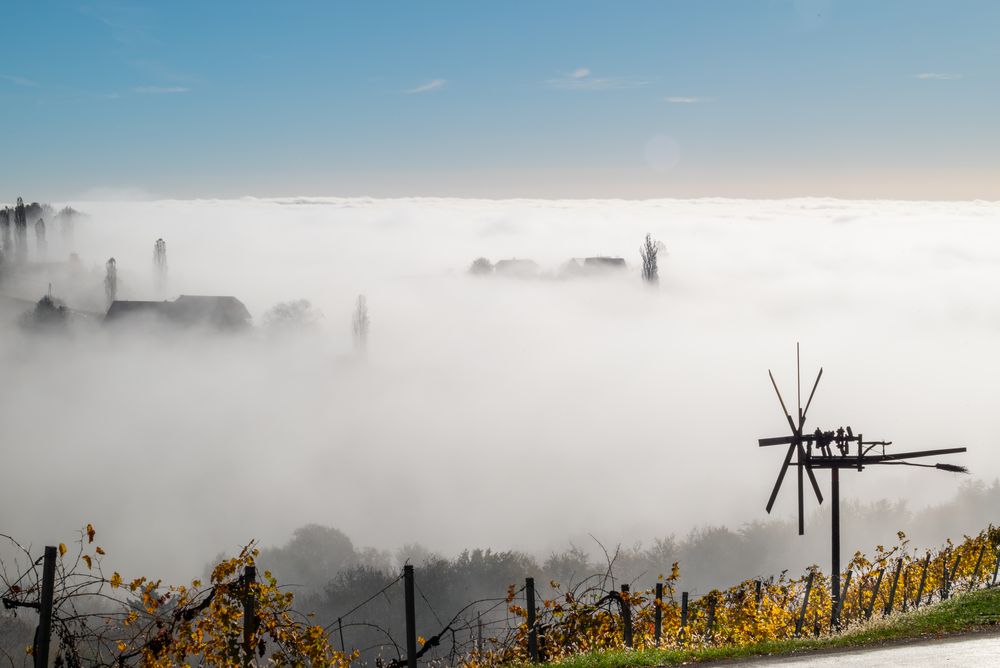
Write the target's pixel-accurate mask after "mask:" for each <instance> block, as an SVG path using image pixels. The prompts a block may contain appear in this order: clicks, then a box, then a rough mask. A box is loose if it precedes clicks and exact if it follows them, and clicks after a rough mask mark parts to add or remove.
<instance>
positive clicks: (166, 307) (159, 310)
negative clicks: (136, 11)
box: [104, 295, 250, 329]
mask: <svg viewBox="0 0 1000 668" xmlns="http://www.w3.org/2000/svg"><path fill="white" fill-rule="evenodd" d="M133 316H153V317H159V318H162V319H164V320H166V321H168V322H171V323H174V324H178V325H184V326H197V325H208V326H211V327H215V328H217V329H242V328H244V327H249V326H250V312H249V311H247V307H246V306H244V305H243V302H241V301H240V300H239V299H237V298H236V297H227V296H213V295H181V296H180V297H178V298H177V299H175V300H174V301H172V302H169V301H161V302H150V301H124V300H116V301H115V302H113V303H112V304H111V306H110V307H109V308H108V313H107V315H105V316H104V320H105V322H114V321H117V320H122V319H125V318H129V317H133Z"/></svg>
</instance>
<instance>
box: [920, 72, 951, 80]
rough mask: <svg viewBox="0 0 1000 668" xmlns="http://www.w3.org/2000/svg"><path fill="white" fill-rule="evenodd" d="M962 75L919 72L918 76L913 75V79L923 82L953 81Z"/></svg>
mask: <svg viewBox="0 0 1000 668" xmlns="http://www.w3.org/2000/svg"><path fill="white" fill-rule="evenodd" d="M962 76H963V75H961V74H948V73H946V72H921V73H920V74H914V75H913V77H914V78H915V79H924V80H925V81H927V80H929V81H952V80H954V79H961V78H962Z"/></svg>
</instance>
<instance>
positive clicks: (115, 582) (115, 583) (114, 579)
mask: <svg viewBox="0 0 1000 668" xmlns="http://www.w3.org/2000/svg"><path fill="white" fill-rule="evenodd" d="M121 586H122V576H121V575H119V574H118V571H115V572H114V573H112V574H111V588H112V589H118V588H119V587H121Z"/></svg>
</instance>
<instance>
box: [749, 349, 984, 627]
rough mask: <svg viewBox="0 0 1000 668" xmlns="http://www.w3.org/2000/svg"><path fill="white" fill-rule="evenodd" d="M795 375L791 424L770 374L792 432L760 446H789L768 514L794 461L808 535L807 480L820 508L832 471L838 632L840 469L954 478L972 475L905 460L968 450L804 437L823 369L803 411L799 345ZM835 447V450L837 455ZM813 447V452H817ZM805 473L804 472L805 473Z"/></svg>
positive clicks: (842, 433) (841, 436)
mask: <svg viewBox="0 0 1000 668" xmlns="http://www.w3.org/2000/svg"><path fill="white" fill-rule="evenodd" d="M795 371H796V394H797V400H798V401H797V409H798V418H799V419H798V422H797V423H796V422H794V421H793V420H792V416H791V415H789V414H788V409H787V408H786V407H785V401H784V399H782V397H781V392H780V391H779V390H778V384H777V382H775V380H774V374H773V373H771V371H770V370H769V371H768V372H767V374H768V376H769V377H770V379H771V385H772V386H773V387H774V392H775V394H777V395H778V403H780V404H781V411H782V413H784V415H785V419H786V420H787V421H788V426H789V427H790V429H791V432H792V433H791V436H777V437H774V438H762V439H759V440H758V442H757V444H758V445H759V446H760V447H767V446H771V445H787V446H788V450H787V451H786V452H785V459H784V461H783V462H782V464H781V468H780V469H779V470H778V479H777V481H775V483H774V487H773V488H772V489H771V496H770V497H769V498H768V501H767V506H765V509H766V510H767V512H768V513H770V512H771V509H772V508H773V507H774V502H775V499H777V497H778V491H779V490H780V489H781V484H782V482H784V479H785V473H786V472H787V470H788V467H789V466H791V465H792V464H793V462H792V455H793V454H794V455H795V462H794V465H795V467H796V469H797V471H796V473H797V477H798V511H799V535H800V536H801V535H802V534H804V533H805V503H804V502H805V499H804V494H803V474H805V475H808V476H809V482H810V483H811V484H812V488H813V492H815V494H816V499H817V501H819V502H820V503H823V495H822V493H821V492H820V489H819V484H818V483H817V482H816V476H815V475H814V474H813V469H814V468H817V469H826V468H828V469H830V493H831V495H832V496H833V501H832V503H831V506H832V508H831V523H830V524H831V541H830V543H831V545H830V548H831V557H832V559H831V561H832V564H831V566H832V568H831V572H830V594H831V598H832V602H833V610H834V612H833V615H834V616H833V618H832V619H831V620H830V621H831V624H833V625H834V626H836V625H838V624H839V620H838V619H837V614H838V612H839V609H840V607H839V604H840V600H841V590H840V469H857V470H858V471H863V470H864V468H865V467H866V466H875V465H896V466H920V467H924V468H937V469H940V470H942V471H950V472H953V473H967V472H968V471H967V470H966V469H965V468H964V467H961V466H955V465H953V464H918V463H914V462H909V461H905V460H907V459H914V458H919V457H932V456H937V455H950V454H957V453H961V452H965V451H966V449H965V448H943V449H937V450H920V451H914V452H899V453H887V452H886V450H885V449H886V446H889V445H892V442H891V441H865V440H864V437H863V436H862V435H861V434H858V435H857V436H855V435H854V432H853V431H852V429H851V428H850V427H846V428H844V427H840V428H839V429H837V430H835V431H823V430H821V429H816V430H815V431H814V432H813V433H811V434H803V431H804V429H805V423H806V416H807V415H808V413H809V407H810V406H811V405H812V400H813V397H814V396H815V394H816V388H817V387H818V386H819V381H820V379H821V378H822V377H823V369H822V368H820V370H819V374H818V375H817V376H816V382H815V383H814V384H813V388H812V391H811V392H810V393H809V398H808V399H807V400H806V405H805V408H803V407H802V382H801V362H800V356H799V345H798V344H795ZM852 444H857V451H856V453H857V454H851V446H852ZM831 445H835V446H836V454H835V452H834V449H833V448H831ZM814 446H815V451H814ZM876 448H881V452H878V453H874V454H873V451H875V449H876ZM803 470H804V471H803Z"/></svg>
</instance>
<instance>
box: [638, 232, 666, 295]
mask: <svg viewBox="0 0 1000 668" xmlns="http://www.w3.org/2000/svg"><path fill="white" fill-rule="evenodd" d="M662 247H663V244H661V243H660V242H659V241H656V240H655V239H653V236H652V235H651V234H647V235H646V239H645V240H644V241H643V242H642V246H640V247H639V256H640V257H641V258H642V280H644V281H646V282H647V283H649V284H650V285H657V284H658V283H659V282H660V268H659V266H658V265H657V263H656V256H657V254H658V253H659V252H660V249H661V248H662Z"/></svg>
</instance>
